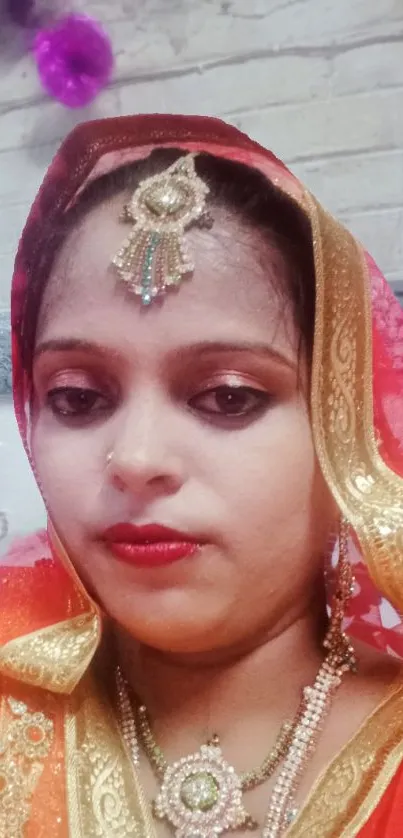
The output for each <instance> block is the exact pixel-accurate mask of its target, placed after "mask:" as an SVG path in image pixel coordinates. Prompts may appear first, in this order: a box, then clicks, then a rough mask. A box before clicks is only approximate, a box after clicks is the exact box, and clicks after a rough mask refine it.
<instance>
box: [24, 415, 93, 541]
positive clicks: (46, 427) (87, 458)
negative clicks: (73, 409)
mask: <svg viewBox="0 0 403 838" xmlns="http://www.w3.org/2000/svg"><path fill="white" fill-rule="evenodd" d="M98 448H99V441H98V439H97V435H96V434H92V435H91V434H87V435H86V436H85V438H83V434H82V433H81V432H80V431H74V432H72V433H69V432H66V430H65V429H63V428H57V427H55V426H54V425H53V424H51V423H49V422H47V421H46V419H43V418H41V416H39V417H38V419H37V421H36V422H35V425H34V428H33V433H32V453H33V459H34V463H35V470H36V474H37V479H38V482H39V486H40V489H41V492H42V495H43V498H44V501H45V503H46V505H47V507H48V510H49V512H50V514H51V515H52V518H53V519H54V522H55V523H56V524H60V525H61V526H63V522H64V521H68V523H69V525H71V524H73V525H74V521H75V520H76V519H77V518H80V511H81V516H82V512H83V508H85V507H86V506H88V498H89V497H90V495H91V490H92V494H94V488H95V487H96V486H97V484H98V482H99V479H100V474H99V470H98V469H97V463H98V461H99V455H98V453H97V451H98Z"/></svg>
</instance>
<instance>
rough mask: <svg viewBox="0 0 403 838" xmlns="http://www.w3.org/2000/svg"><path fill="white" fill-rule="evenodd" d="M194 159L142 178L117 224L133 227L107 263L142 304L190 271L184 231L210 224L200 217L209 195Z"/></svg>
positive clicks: (192, 267)
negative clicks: (115, 269)
mask: <svg viewBox="0 0 403 838" xmlns="http://www.w3.org/2000/svg"><path fill="white" fill-rule="evenodd" d="M194 158H195V155H194V154H188V155H186V156H185V157H181V158H179V160H177V161H176V162H175V163H173V165H172V166H169V168H168V169H166V170H165V171H164V172H161V173H160V174H158V175H154V176H152V177H149V178H146V180H144V181H143V182H142V183H140V185H139V186H138V187H137V189H136V190H135V192H134V194H133V196H132V198H131V200H130V201H129V203H128V204H127V205H126V206H125V207H124V212H123V216H122V220H123V221H126V222H129V223H131V224H133V225H134V227H133V230H132V231H131V232H130V233H129V236H128V238H127V239H126V241H125V242H124V243H123V245H122V247H121V248H120V250H119V251H118V253H117V254H116V256H115V257H114V258H113V260H112V264H113V265H114V266H115V267H116V268H117V271H118V274H119V276H120V278H121V279H122V280H123V281H124V282H125V283H127V285H128V286H129V288H130V290H131V291H133V292H134V293H135V294H137V295H138V296H140V297H141V301H142V303H143V305H150V303H151V302H152V301H153V300H154V299H155V298H156V297H157V296H159V295H161V294H163V293H164V292H165V291H166V289H167V288H169V287H172V286H173V287H176V286H178V285H180V283H181V282H182V280H183V279H184V278H185V277H186V276H189V275H191V274H192V273H193V271H194V265H193V263H192V261H191V259H190V257H189V254H188V251H187V247H186V242H185V238H184V233H185V230H187V228H188V227H190V226H191V225H192V224H195V223H197V222H199V223H200V222H201V223H206V222H211V219H210V218H209V216H208V213H207V212H206V196H207V195H208V193H209V191H210V190H209V187H208V186H207V184H205V183H204V182H203V180H202V179H201V178H200V177H199V176H198V174H197V173H196V169H195V164H194Z"/></svg>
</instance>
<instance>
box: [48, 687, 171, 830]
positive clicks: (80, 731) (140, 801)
mask: <svg viewBox="0 0 403 838" xmlns="http://www.w3.org/2000/svg"><path fill="white" fill-rule="evenodd" d="M97 681H98V683H97V682H96V681H95V678H94V676H93V674H88V675H86V676H85V678H84V679H83V681H82V682H81V683H80V684H79V686H78V687H77V688H76V690H75V691H74V694H73V696H71V697H70V698H69V699H68V705H69V709H68V711H67V713H66V717H65V749H66V783H67V800H68V813H69V836H70V838H146V836H147V838H155V835H154V826H153V822H152V817H151V813H150V811H149V807H148V805H147V804H146V801H145V798H144V795H143V792H142V789H141V786H140V782H139V780H138V777H137V775H136V773H135V771H134V769H133V766H132V763H131V760H130V757H129V755H128V754H127V752H126V750H125V745H124V743H123V740H122V737H121V735H120V732H119V728H118V725H117V719H116V716H115V713H114V711H113V708H112V706H111V705H110V703H109V700H108V698H107V696H104V695H102V692H100V685H99V679H97Z"/></svg>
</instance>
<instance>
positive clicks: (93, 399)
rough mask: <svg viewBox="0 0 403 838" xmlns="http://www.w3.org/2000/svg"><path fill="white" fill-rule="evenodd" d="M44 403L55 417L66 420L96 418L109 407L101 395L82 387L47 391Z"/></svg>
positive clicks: (108, 401) (108, 402)
mask: <svg viewBox="0 0 403 838" xmlns="http://www.w3.org/2000/svg"><path fill="white" fill-rule="evenodd" d="M46 401H47V404H48V405H49V407H50V409H51V410H52V411H53V413H54V414H55V415H56V416H61V417H63V418H67V419H69V418H71V419H75V418H80V417H81V418H83V419H85V418H97V417H99V415H100V414H102V413H106V412H107V411H108V410H109V409H110V407H111V402H110V399H108V398H107V397H106V396H105V395H104V394H103V393H100V392H99V391H98V390H92V389H90V388H84V387H55V388H54V389H53V390H49V392H48V394H47V397H46Z"/></svg>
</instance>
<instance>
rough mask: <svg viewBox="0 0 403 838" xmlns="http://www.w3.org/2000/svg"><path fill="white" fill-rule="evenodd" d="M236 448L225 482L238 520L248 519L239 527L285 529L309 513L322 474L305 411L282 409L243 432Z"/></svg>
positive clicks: (225, 471)
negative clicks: (294, 518) (250, 523)
mask: <svg viewBox="0 0 403 838" xmlns="http://www.w3.org/2000/svg"><path fill="white" fill-rule="evenodd" d="M232 448H233V452H232V455H231V457H229V458H228V459H225V463H224V464H223V470H222V479H223V486H224V485H225V487H226V491H227V492H228V497H231V498H232V502H233V505H234V512H235V514H236V515H240V514H241V515H242V510H243V512H244V513H247V516H246V518H245V514H243V515H242V517H241V518H240V521H246V522H247V521H250V520H251V519H252V520H253V521H254V524H255V525H256V524H257V523H258V522H259V520H260V522H261V525H262V526H267V525H268V524H270V528H272V527H273V525H275V526H276V527H277V526H278V527H282V526H283V522H284V520H285V519H286V520H287V521H290V518H292V516H293V515H294V514H296V515H298V516H299V515H300V514H305V513H306V511H307V509H308V507H310V506H311V499H312V494H313V492H314V491H315V484H316V479H317V474H318V469H317V461H316V456H315V451H314V446H313V440H312V435H311V428H310V423H309V418H308V415H307V413H306V411H305V409H303V408H302V407H299V406H294V405H293V404H290V405H284V406H279V407H278V408H276V409H275V410H273V411H272V412H271V413H269V414H268V415H267V417H264V419H263V420H261V421H260V422H258V423H256V425H255V426H252V427H251V428H249V429H248V430H247V431H245V432H243V437H242V439H239V443H236V444H235V445H232ZM222 462H223V461H222Z"/></svg>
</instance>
